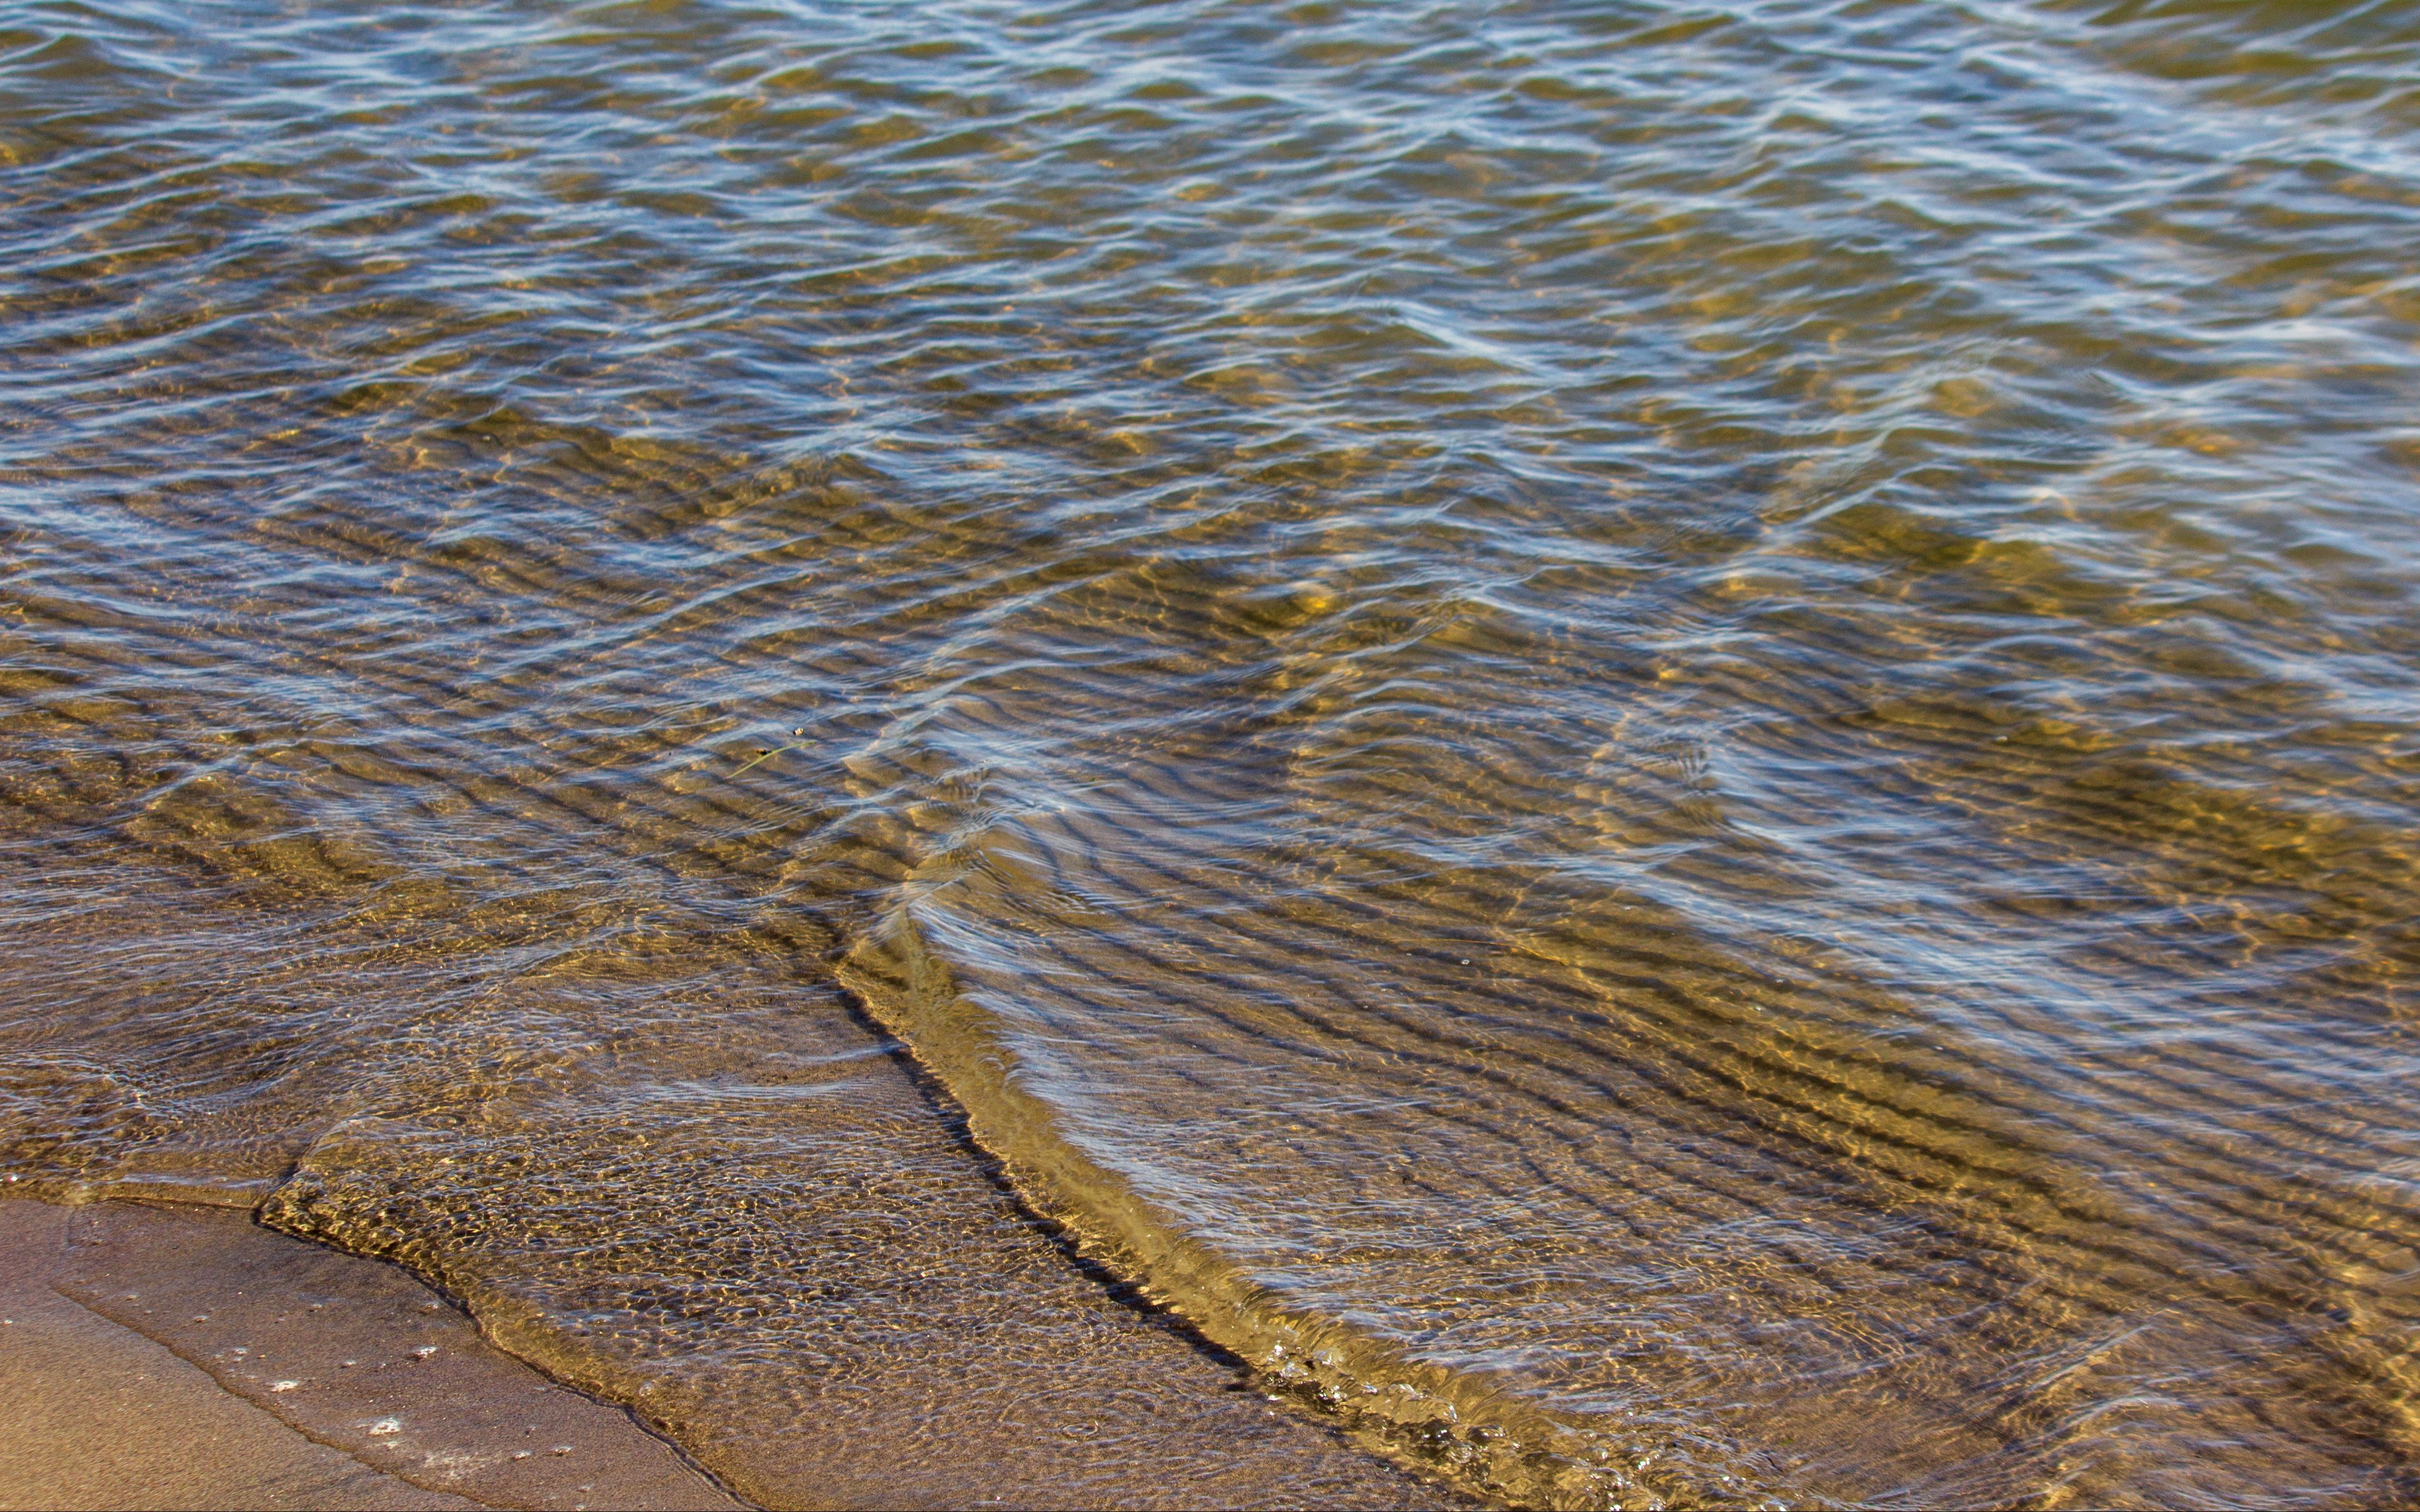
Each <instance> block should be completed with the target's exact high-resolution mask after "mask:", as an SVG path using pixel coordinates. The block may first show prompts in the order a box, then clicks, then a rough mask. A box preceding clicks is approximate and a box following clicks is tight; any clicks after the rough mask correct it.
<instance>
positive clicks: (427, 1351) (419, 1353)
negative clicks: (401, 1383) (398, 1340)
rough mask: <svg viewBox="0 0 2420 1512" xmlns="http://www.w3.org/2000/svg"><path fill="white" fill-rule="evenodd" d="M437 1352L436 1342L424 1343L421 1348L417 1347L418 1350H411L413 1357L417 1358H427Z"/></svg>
mask: <svg viewBox="0 0 2420 1512" xmlns="http://www.w3.org/2000/svg"><path fill="white" fill-rule="evenodd" d="M436 1352H437V1346H436V1345H434V1344H424V1345H422V1346H421V1347H420V1348H418V1349H416V1350H412V1351H411V1357H412V1358H413V1359H415V1360H426V1359H427V1358H428V1357H429V1356H430V1355H432V1354H435V1353H436Z"/></svg>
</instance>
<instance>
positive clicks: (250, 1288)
mask: <svg viewBox="0 0 2420 1512" xmlns="http://www.w3.org/2000/svg"><path fill="white" fill-rule="evenodd" d="M0 1318H5V1319H7V1321H6V1323H5V1324H0V1341H5V1342H0V1402H5V1403H6V1404H7V1405H6V1407H5V1408H0V1435H4V1436H5V1440H6V1443H7V1444H8V1452H7V1453H5V1454H0V1507H9V1508H18V1507H46V1508H49V1507H128V1508H132V1507H230V1508H232V1507H328V1508H340V1507H341V1508H387V1507H393V1508H422V1507H479V1506H492V1507H532V1508H537V1507H564V1508H574V1507H583V1506H600V1507H602V1506H611V1507H631V1508H708V1507H736V1506H740V1505H744V1503H740V1502H737V1501H735V1500H734V1499H733V1498H731V1497H730V1496H729V1495H727V1494H725V1493H724V1492H723V1490H722V1489H721V1488H720V1487H718V1486H717V1485H716V1484H715V1483H714V1482H713V1481H712V1480H710V1479H709V1478H707V1477H706V1475H704V1474H702V1473H699V1472H698V1471H696V1470H695V1469H693V1468H692V1467H690V1465H689V1464H688V1463H686V1462H685V1461H684V1460H683V1459H682V1458H680V1456H679V1455H678V1454H677V1453H675V1451H674V1450H673V1449H672V1448H671V1447H670V1446H669V1445H667V1444H666V1443H663V1442H662V1441H661V1440H659V1439H658V1438H656V1437H654V1436H653V1435H651V1434H649V1433H648V1432H646V1431H645V1430H644V1429H643V1428H641V1427H639V1426H638V1425H637V1424H635V1423H634V1422H632V1421H631V1419H630V1417H629V1416H628V1414H627V1413H625V1412H621V1411H620V1410H618V1409H615V1408H613V1407H608V1406H605V1405H602V1404H600V1403H598V1402H596V1401H593V1400H591V1399H590V1398H588V1397H586V1396H581V1395H580V1394H578V1393H576V1392H572V1391H568V1390H566V1389H565V1388H563V1387H561V1386H558V1385H555V1384H554V1383H552V1382H551V1381H548V1380H547V1379H546V1378H545V1377H543V1376H541V1375H539V1374H538V1373H537V1372H536V1371H535V1370H532V1369H531V1368H530V1367H529V1366H527V1365H523V1364H521V1363H520V1361H518V1360H515V1359H513V1358H511V1357H510V1356H509V1355H506V1354H504V1353H503V1352H501V1351H500V1350H495V1349H493V1348H492V1347H490V1346H489V1345H488V1344H487V1343H486V1342H484V1341H483V1340H482V1339H481V1338H480V1337H479V1335H478V1330H477V1328H476V1327H475V1325H473V1323H472V1321H471V1320H470V1319H468V1318H466V1317H465V1316H463V1314H462V1313H461V1312H460V1311H459V1310H458V1309H457V1308H455V1307H453V1306H451V1305H449V1304H447V1303H446V1302H445V1301H444V1300H443V1299H442V1298H441V1297H439V1296H438V1295H437V1294H436V1293H435V1292H433V1291H431V1290H429V1289H428V1288H427V1287H424V1286H422V1285H421V1284H420V1283H418V1282H417V1281H414V1280H412V1279H411V1277H410V1276H409V1275H407V1274H405V1273H403V1272H401V1271H400V1270H397V1269H396V1267H394V1266H391V1265H384V1264H380V1263H379V1262H377V1261H373V1260H365V1259H359V1258H355V1257H351V1256H347V1255H340V1254H337V1253H335V1252H334V1251H332V1250H326V1249H322V1248H319V1247H318V1246H316V1245H312V1244H306V1243H303V1242H299V1241H296V1240H292V1239H287V1238H285V1237H283V1236H281V1235H277V1234H273V1233H271V1232H269V1231H268V1230H266V1229H263V1228H260V1227H256V1226H255V1225H254V1224H252V1223H251V1222H250V1221H249V1219H248V1218H247V1216H246V1215H245V1214H244V1213H242V1212H241V1211H237V1210H213V1209H209V1208H178V1209H166V1208H157V1207H148V1206H138V1205H134V1204H128V1203H98V1204H93V1205H90V1206H85V1207H58V1206H54V1205H51V1204H49V1203H43V1202H37V1201H19V1200H12V1201H7V1202H0Z"/></svg>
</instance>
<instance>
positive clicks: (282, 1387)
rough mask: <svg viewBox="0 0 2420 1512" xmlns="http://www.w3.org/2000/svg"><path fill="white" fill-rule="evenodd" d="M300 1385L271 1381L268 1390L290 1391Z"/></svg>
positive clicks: (298, 1383)
mask: <svg viewBox="0 0 2420 1512" xmlns="http://www.w3.org/2000/svg"><path fill="white" fill-rule="evenodd" d="M301 1384H302V1382H301V1381H271V1382H270V1383H269V1389H270V1390H271V1391H292V1390H293V1389H294V1388H295V1387H297V1386H299V1385H301Z"/></svg>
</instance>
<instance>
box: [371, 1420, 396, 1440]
mask: <svg viewBox="0 0 2420 1512" xmlns="http://www.w3.org/2000/svg"><path fill="white" fill-rule="evenodd" d="M402 1431H403V1425H402V1423H400V1422H398V1421H397V1420H396V1419H395V1418H391V1417H382V1418H380V1419H379V1420H378V1421H377V1422H375V1423H373V1424H371V1425H370V1437H371V1438H373V1439H383V1438H385V1437H386V1436H387V1435H388V1434H390V1433H401V1432H402Z"/></svg>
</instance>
